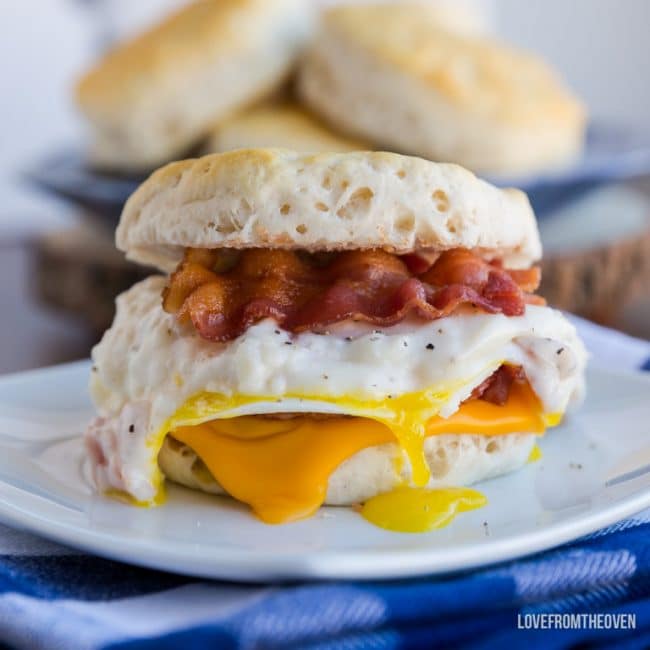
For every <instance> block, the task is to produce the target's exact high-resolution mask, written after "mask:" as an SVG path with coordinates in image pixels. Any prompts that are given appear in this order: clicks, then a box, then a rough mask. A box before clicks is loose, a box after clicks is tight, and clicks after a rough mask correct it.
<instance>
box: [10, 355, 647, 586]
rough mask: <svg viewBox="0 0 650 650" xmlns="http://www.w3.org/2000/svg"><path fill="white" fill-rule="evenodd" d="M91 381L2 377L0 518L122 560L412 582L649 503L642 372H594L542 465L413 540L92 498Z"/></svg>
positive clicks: (197, 501)
mask: <svg viewBox="0 0 650 650" xmlns="http://www.w3.org/2000/svg"><path fill="white" fill-rule="evenodd" d="M88 371H89V366H88V364H87V363H86V362H83V363H76V364H70V365H65V366H59V367H55V368H50V369H44V370H37V371H33V372H28V373H23V374H19V375H13V376H6V377H2V378H0V518H2V519H3V520H4V521H6V522H7V523H10V524H14V525H17V526H21V527H24V528H27V529H29V530H31V531H34V532H36V533H39V534H41V535H44V536H45V537H50V538H52V539H54V540H57V541H59V542H62V543H65V544H68V545H70V546H73V547H77V548H81V549H84V550H87V551H90V552H93V553H96V554H98V555H104V556H107V557H110V558H115V559H118V560H122V561H125V562H131V563H134V564H139V565H143V566H148V567H154V568H160V569H166V570H169V571H175V572H179V573H186V574H191V575H196V576H203V577H209V578H227V579H234V580H244V581H260V582H261V581H275V580H285V579H319V578H359V579H379V578H396V577H406V576H417V575H425V574H435V573H443V572H449V571H455V570H460V569H469V568H472V567H477V566H481V565H485V564H489V563H493V562H498V561H501V560H508V559H512V558H516V557H520V556H522V555H526V554H528V553H533V552H535V551H540V550H542V549H546V548H549V547H552V546H555V545H557V544H561V543H563V542H566V541H569V540H572V539H575V538H577V537H579V536H581V535H584V534H586V533H589V532H591V531H594V530H596V529H598V528H600V527H602V526H605V525H607V524H611V523H613V522H615V521H617V520H619V519H621V518H623V517H626V516H628V515H631V514H633V513H635V512H638V511H639V510H642V509H644V508H646V507H649V506H650V469H649V466H650V436H649V435H648V434H650V378H649V377H648V376H644V375H640V374H631V373H630V374H619V373H616V374H614V373H609V372H604V371H595V370H593V371H591V372H590V375H589V394H588V399H587V402H586V404H585V406H584V408H583V409H582V411H581V412H580V413H579V414H578V415H577V416H575V417H574V418H573V419H572V420H571V421H570V422H568V423H566V424H564V425H562V426H561V427H559V428H558V429H555V430H553V431H552V432H551V433H550V434H549V435H548V436H547V437H546V438H544V439H543V441H542V442H541V447H542V451H543V455H544V457H543V460H542V461H541V462H538V463H535V464H531V465H529V466H528V467H526V468H525V469H523V470H522V471H520V472H518V473H515V474H513V475H510V476H506V477H503V478H498V479H494V480H491V481H487V482H485V483H483V484H481V485H479V489H480V490H482V491H483V492H484V493H485V494H486V495H487V497H488V499H489V505H487V506H486V507H485V508H483V509H481V510H477V511H474V512H469V513H465V514H463V515H461V516H459V517H458V518H457V519H456V521H454V522H453V523H452V524H451V525H450V526H448V527H447V528H445V529H442V530H438V531H434V532H431V533H427V534H420V535H410V534H399V533H390V532H387V531H384V530H381V529H378V528H375V527H373V526H372V525H370V524H369V523H367V522H366V521H364V520H363V519H362V518H361V517H360V516H359V515H357V514H356V513H355V512H353V511H352V510H349V509H343V508H324V509H322V510H321V512H320V513H319V514H318V515H317V516H316V517H314V518H312V519H310V520H307V521H302V522H298V523H294V524H288V525H284V526H267V525H264V524H262V523H260V522H258V521H257V520H255V519H254V518H253V517H252V516H251V515H250V514H249V513H248V512H247V511H246V509H245V508H244V507H242V506H239V505H237V504H235V503H234V502H232V501H230V500H229V499H226V498H219V497H209V496H207V495H202V494H198V493H194V492H192V491H190V490H186V489H183V488H180V487H172V488H171V489H170V490H169V499H168V502H167V504H166V505H164V506H162V507H159V508H155V509H150V510H145V509H141V508H134V507H132V506H127V505H124V504H121V503H118V502H115V501H111V500H110V499H107V498H104V497H102V496H97V495H95V494H93V491H92V490H91V488H90V486H89V484H88V480H87V475H86V471H85V463H84V457H83V450H82V446H81V440H80V434H81V432H82V430H83V428H84V426H85V424H86V422H87V421H88V419H89V418H90V417H91V415H92V408H91V405H90V401H89V399H88V397H87V392H86V382H87V377H88Z"/></svg>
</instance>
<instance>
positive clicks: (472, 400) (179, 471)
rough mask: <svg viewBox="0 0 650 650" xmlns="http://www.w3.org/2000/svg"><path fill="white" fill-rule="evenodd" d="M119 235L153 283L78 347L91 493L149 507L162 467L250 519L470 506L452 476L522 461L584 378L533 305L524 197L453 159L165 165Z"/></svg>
mask: <svg viewBox="0 0 650 650" xmlns="http://www.w3.org/2000/svg"><path fill="white" fill-rule="evenodd" d="M116 239H117V245H118V247H119V248H120V249H122V250H123V251H125V252H126V254H127V256H128V257H129V258H130V259H132V260H134V261H136V262H140V263H143V264H149V265H154V266H157V267H158V268H159V269H160V270H162V271H163V272H165V273H169V275H161V276H154V277H150V278H148V279H146V280H144V281H143V282H141V283H139V284H137V285H135V286H134V287H133V288H131V289H130V290H129V291H127V292H126V293H124V294H122V295H121V296H120V297H119V298H118V300H117V313H116V316H115V320H114V323H113V325H112V327H111V328H110V329H109V330H108V331H107V332H106V334H105V335H104V337H103V339H102V341H101V342H100V343H99V344H98V345H97V346H96V347H95V348H94V350H93V353H92V358H93V367H92V378H91V392H92V396H93V398H94V401H95V404H96V406H97V409H98V412H99V417H97V419H95V420H94V421H93V422H92V423H91V425H90V426H89V428H88V431H87V434H86V443H87V449H88V452H89V457H90V459H91V463H92V468H93V472H92V473H93V476H94V480H95V483H96V485H97V487H98V488H99V490H101V491H103V492H110V493H113V494H121V495H123V496H127V497H128V498H130V499H131V500H133V501H136V502H139V503H144V504H152V503H156V502H158V501H159V500H160V499H161V498H162V494H163V478H164V476H166V477H167V478H169V479H171V480H172V481H175V482H177V483H181V484H184V485H186V486H188V487H191V488H195V489H198V490H204V491H206V492H212V493H215V494H227V495H230V496H232V497H234V498H235V499H237V500H239V501H241V502H243V503H245V504H248V506H250V508H251V509H252V511H253V512H254V513H255V514H256V515H257V516H258V517H259V518H260V519H262V520H263V521H265V522H271V523H280V522H286V521H292V520H296V519H301V518H304V517H308V516H310V515H312V514H313V513H315V512H316V511H317V510H318V509H319V507H320V506H321V505H323V504H329V505H355V504H363V503H365V504H366V505H368V504H373V503H374V504H375V505H377V503H378V504H379V505H378V506H377V507H376V508H370V511H371V512H374V513H375V515H376V516H375V517H374V518H375V520H377V521H380V522H383V523H382V525H386V526H387V527H391V523H390V517H391V512H392V513H393V514H394V513H395V512H397V513H398V514H400V515H401V514H403V513H405V512H409V508H411V509H412V508H413V507H415V506H413V503H414V501H413V500H414V499H415V501H416V502H417V503H420V502H421V501H418V499H421V498H422V496H423V494H424V493H423V490H431V491H432V492H431V494H433V495H434V496H436V495H437V496H440V495H441V494H444V495H446V496H447V497H449V496H450V495H451V498H452V501H454V500H455V501H454V503H455V504H456V505H455V506H454V507H458V508H460V509H463V508H464V507H471V504H472V503H476V502H475V501H472V498H473V497H475V495H473V494H469V493H467V492H463V490H462V486H467V485H470V484H472V483H475V482H477V481H481V480H483V479H487V478H490V477H494V476H497V475H500V474H503V473H506V472H510V471H513V470H515V469H517V468H519V467H522V466H523V465H524V464H525V463H526V462H527V460H528V459H529V458H530V456H531V453H532V452H533V450H534V446H535V442H536V440H537V439H538V437H539V436H540V435H541V434H542V433H544V431H545V429H546V428H547V427H549V426H552V425H555V424H557V423H558V422H559V421H560V420H561V418H562V416H563V414H564V413H565V411H566V410H567V408H569V407H570V406H571V405H572V404H573V403H575V402H576V401H578V400H579V399H580V398H581V395H582V393H583V390H584V367H585V358H586V354H585V351H584V348H583V346H582V343H581V342H580V340H579V339H578V337H577V335H576V332H575V329H574V327H573V326H572V325H571V324H570V323H569V322H568V321H567V320H566V319H565V318H564V316H563V315H562V314H561V313H560V312H558V311H555V310H553V309H551V308H549V307H548V306H546V305H545V303H544V300H543V299H542V298H540V297H539V296H537V295H536V294H535V289H536V288H537V286H538V283H539V279H540V277H539V270H538V268H537V267H536V266H534V264H535V262H536V260H538V259H539V257H540V255H541V247H540V241H539V237H538V232H537V228H536V222H535V218H534V215H533V212H532V210H531V208H530V205H529V203H528V200H527V198H526V196H525V195H524V194H523V193H521V192H519V191H517V190H500V189H497V188H495V187H493V186H491V185H489V184H488V183H486V182H484V181H482V180H479V179H478V178H476V177H475V176H474V175H473V174H472V173H470V172H468V171H466V170H465V169H463V168H461V167H458V166H456V165H450V164H438V163H432V162H429V161H425V160H422V159H419V158H413V157H407V156H401V155H398V154H390V153H374V152H371V153H369V152H353V153H339V154H331V153H327V154H319V155H305V154H299V153H296V152H291V151H287V150H273V149H258V150H239V151H233V152H229V153H224V154H213V155H209V156H205V157H203V158H199V159H195V160H186V161H182V162H176V163H172V164H170V165H167V166H165V167H163V168H162V169H160V170H158V171H157V172H155V173H154V174H153V175H152V176H151V177H150V178H149V179H148V180H147V181H145V182H144V183H143V184H142V185H141V186H140V188H139V189H138V190H137V191H136V192H135V193H134V194H133V195H132V196H131V198H130V199H129V200H128V202H127V203H126V206H125V208H124V212H123V214H122V218H121V221H120V224H119V227H118V229H117V237H116ZM436 488H440V489H441V490H442V488H445V489H450V490H451V492H444V491H438V492H436ZM382 497H387V500H388V502H390V503H389V504H388V505H389V506H390V507H391V508H392V510H390V509H389V511H388V513H387V512H384V511H382V507H381V505H382V503H384V502H383V501H381V499H382ZM457 497H458V498H457ZM373 499H380V501H379V502H376V501H373ZM459 499H460V501H459ZM424 509H425V510H426V509H427V508H424ZM376 511H378V514H377V512H376ZM369 516H370V515H369ZM400 525H401V524H400ZM418 526H419V524H417V525H414V526H413V528H409V529H419V528H418ZM402 529H404V528H402Z"/></svg>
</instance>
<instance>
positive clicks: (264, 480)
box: [172, 384, 549, 523]
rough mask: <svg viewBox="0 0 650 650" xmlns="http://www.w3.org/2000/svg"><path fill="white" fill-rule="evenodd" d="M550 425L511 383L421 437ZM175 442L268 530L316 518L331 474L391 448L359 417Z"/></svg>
mask: <svg viewBox="0 0 650 650" xmlns="http://www.w3.org/2000/svg"><path fill="white" fill-rule="evenodd" d="M548 420H549V418H548V417H546V416H545V415H544V414H543V413H542V409H541V405H540V403H539V400H538V399H537V397H536V396H535V394H534V393H533V391H532V390H531V389H530V388H529V387H528V385H527V384H513V386H512V389H511V391H510V396H509V398H508V402H507V404H505V405H504V406H497V405H495V404H491V403H489V402H486V401H483V400H470V401H468V402H466V403H464V404H462V405H461V407H460V408H459V410H458V411H457V412H456V413H455V414H454V415H452V416H450V417H448V418H442V417H440V416H436V417H434V418H432V419H431V420H429V422H428V424H427V427H426V435H427V436H431V435H437V434H443V433H477V434H484V435H490V436H493V435H501V434H508V433H524V432H525V433H538V434H541V433H543V432H544V430H545V428H546V425H547V423H548ZM172 435H173V436H174V438H176V439H177V440H180V441H181V442H183V443H185V444H186V445H187V446H188V447H190V448H191V449H193V450H194V452H195V453H196V454H197V455H198V456H199V458H201V460H202V461H203V462H204V463H205V465H206V466H207V468H208V470H209V471H210V473H211V474H212V475H213V476H214V478H215V479H216V480H217V481H218V482H219V483H220V484H221V486H222V487H223V488H224V490H226V492H228V493H229V494H230V495H231V496H233V497H234V498H236V499H238V500H239V501H243V502H244V503H247V504H248V505H249V506H250V507H251V508H252V510H253V512H254V513H255V514H256V515H257V516H258V517H259V518H260V519H262V520H263V521H265V522H267V523H283V522H287V521H294V520H297V519H302V518H305V517H309V516H310V515H312V514H314V512H316V511H317V510H318V508H319V507H320V506H321V505H322V504H323V502H324V500H325V496H326V493H327V483H328V479H329V476H330V474H332V472H334V470H335V469H336V468H337V467H338V466H339V465H340V464H341V463H342V462H343V461H344V460H345V459H347V458H349V457H351V456H353V455H354V454H355V453H356V452H358V451H360V450H362V449H365V448H366V447H372V446H375V445H381V444H383V443H388V442H396V438H395V436H394V434H393V433H392V432H391V430H390V429H389V428H388V427H387V426H386V425H385V424H382V423H381V422H378V421H375V420H371V419H368V418H360V417H335V418H329V419H316V418H314V417H310V416H299V417H296V418H292V419H286V420H273V419H267V418H263V417H259V416H248V417H238V418H232V419H221V420H211V421H209V422H206V423H204V424H199V425H195V426H187V427H179V428H177V429H175V430H174V431H172ZM404 451H406V453H407V455H408V454H409V450H408V449H405V450H404Z"/></svg>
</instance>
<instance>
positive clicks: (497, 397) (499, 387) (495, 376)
mask: <svg viewBox="0 0 650 650" xmlns="http://www.w3.org/2000/svg"><path fill="white" fill-rule="evenodd" d="M525 379H526V373H525V372H524V369H523V368H522V367H521V366H509V365H506V364H504V365H502V366H500V367H499V368H498V369H497V370H495V371H494V372H493V373H492V374H491V375H490V376H489V377H488V378H487V379H485V380H484V381H483V382H482V383H480V384H479V385H478V386H477V387H476V388H475V389H474V390H473V391H472V394H471V395H470V396H469V397H468V398H467V400H466V401H469V400H471V399H482V400H485V401H486V402H492V404H496V405H497V406H503V405H504V404H505V403H506V402H507V401H508V396H509V395H510V388H511V386H512V384H513V382H515V381H525Z"/></svg>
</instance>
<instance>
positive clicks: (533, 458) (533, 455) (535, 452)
mask: <svg viewBox="0 0 650 650" xmlns="http://www.w3.org/2000/svg"><path fill="white" fill-rule="evenodd" d="M541 459H542V450H541V449H540V448H539V445H535V446H534V447H533V448H532V449H531V450H530V456H528V462H529V463H536V462H537V461H538V460H541Z"/></svg>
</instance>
